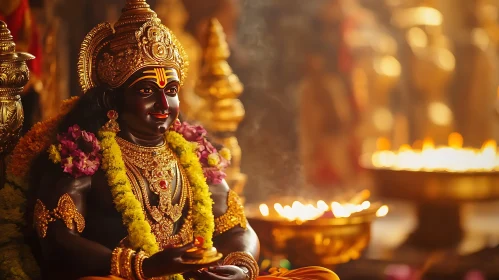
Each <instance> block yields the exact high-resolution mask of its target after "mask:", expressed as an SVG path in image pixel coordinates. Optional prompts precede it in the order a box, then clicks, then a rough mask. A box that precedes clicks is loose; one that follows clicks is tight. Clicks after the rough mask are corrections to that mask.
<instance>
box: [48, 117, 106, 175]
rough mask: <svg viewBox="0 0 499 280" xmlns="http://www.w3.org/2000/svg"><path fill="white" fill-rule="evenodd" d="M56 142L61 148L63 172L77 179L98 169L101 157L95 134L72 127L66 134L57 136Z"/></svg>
mask: <svg viewBox="0 0 499 280" xmlns="http://www.w3.org/2000/svg"><path fill="white" fill-rule="evenodd" d="M57 140H58V141H59V143H60V147H61V158H62V160H61V166H62V168H63V172H65V173H68V174H70V175H72V176H74V177H75V178H78V177H81V176H84V175H93V174H95V172H96V171H97V170H98V169H99V166H100V160H101V157H102V155H101V154H100V144H99V141H98V140H97V137H95V134H93V133H91V132H87V131H84V130H81V129H80V127H79V126H78V125H73V126H71V127H69V128H68V132H67V133H61V134H59V135H57Z"/></svg>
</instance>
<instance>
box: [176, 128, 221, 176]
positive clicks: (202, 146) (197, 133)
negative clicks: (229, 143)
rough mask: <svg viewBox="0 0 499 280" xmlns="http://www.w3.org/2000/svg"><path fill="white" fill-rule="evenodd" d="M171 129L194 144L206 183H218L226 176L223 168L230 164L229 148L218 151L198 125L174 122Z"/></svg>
mask: <svg viewBox="0 0 499 280" xmlns="http://www.w3.org/2000/svg"><path fill="white" fill-rule="evenodd" d="M172 129H173V130H174V131H175V132H177V133H179V134H181V135H182V137H183V138H185V140H187V141H189V142H192V143H195V144H196V149H195V152H196V155H197V158H198V161H199V162H200V163H201V166H202V168H203V174H204V177H205V178H206V181H207V182H208V184H220V183H221V182H222V180H223V179H225V177H226V176H227V174H225V172H224V169H225V168H227V167H228V166H229V164H230V160H231V154H230V151H229V149H227V148H222V149H221V150H220V152H218V151H217V149H216V148H215V147H214V146H213V145H212V144H211V143H210V141H208V139H207V138H206V135H207V132H206V130H205V129H204V128H203V127H202V126H200V125H190V124H189V123H187V122H183V123H181V122H175V123H174V124H173V125H172Z"/></svg>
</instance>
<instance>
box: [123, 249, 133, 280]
mask: <svg viewBox="0 0 499 280" xmlns="http://www.w3.org/2000/svg"><path fill="white" fill-rule="evenodd" d="M134 253H135V251H134V250H132V249H124V250H123V253H121V263H120V277H122V278H125V279H133V272H132V258H133V255H134Z"/></svg>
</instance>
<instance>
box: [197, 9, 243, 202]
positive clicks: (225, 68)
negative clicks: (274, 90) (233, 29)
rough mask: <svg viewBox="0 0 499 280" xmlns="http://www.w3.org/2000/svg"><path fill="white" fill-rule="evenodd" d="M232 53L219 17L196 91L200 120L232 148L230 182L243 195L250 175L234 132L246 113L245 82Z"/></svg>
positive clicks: (198, 117) (226, 145) (210, 27)
mask: <svg viewBox="0 0 499 280" xmlns="http://www.w3.org/2000/svg"><path fill="white" fill-rule="evenodd" d="M229 55H230V51H229V46H228V44H227V41H226V39H225V34H224V32H223V28H222V26H221V25H220V23H219V22H218V20H216V19H212V20H211V22H210V26H209V40H208V47H207V48H206V50H205V64H204V66H203V68H202V69H201V73H200V77H199V81H198V83H197V85H196V93H197V94H198V95H199V96H200V97H201V98H202V99H203V101H202V105H201V106H200V109H199V111H198V114H197V115H196V119H197V120H199V121H200V122H201V123H202V124H203V125H204V126H205V127H206V129H207V130H208V131H209V132H210V134H211V135H213V136H214V138H215V140H216V141H218V142H219V143H221V144H222V145H224V146H225V147H226V148H228V149H229V150H230V151H231V153H232V160H231V167H230V168H229V169H228V170H227V181H228V182H229V185H230V186H231V187H232V188H233V189H234V191H235V192H236V193H238V194H241V193H242V190H243V188H244V184H245V183H246V175H244V174H242V173H241V172H240V161H241V148H240V147H239V143H238V141H237V138H236V137H235V136H234V133H235V131H236V130H237V128H238V126H239V123H240V122H241V121H242V119H243V118H244V114H245V112H244V107H243V105H242V103H241V101H240V100H239V99H238V97H239V95H240V94H241V93H242V91H243V85H242V84H241V82H240V81H239V78H238V77H237V76H236V75H235V74H234V73H233V72H232V69H231V67H230V66H229V64H228V63H227V58H229Z"/></svg>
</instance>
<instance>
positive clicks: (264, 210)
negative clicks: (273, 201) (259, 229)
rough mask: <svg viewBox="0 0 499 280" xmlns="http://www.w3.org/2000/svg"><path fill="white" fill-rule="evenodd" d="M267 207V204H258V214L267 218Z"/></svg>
mask: <svg viewBox="0 0 499 280" xmlns="http://www.w3.org/2000/svg"><path fill="white" fill-rule="evenodd" d="M269 212H270V211H269V207H268V206H267V204H260V213H262V216H264V217H267V216H268V215H269Z"/></svg>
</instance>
